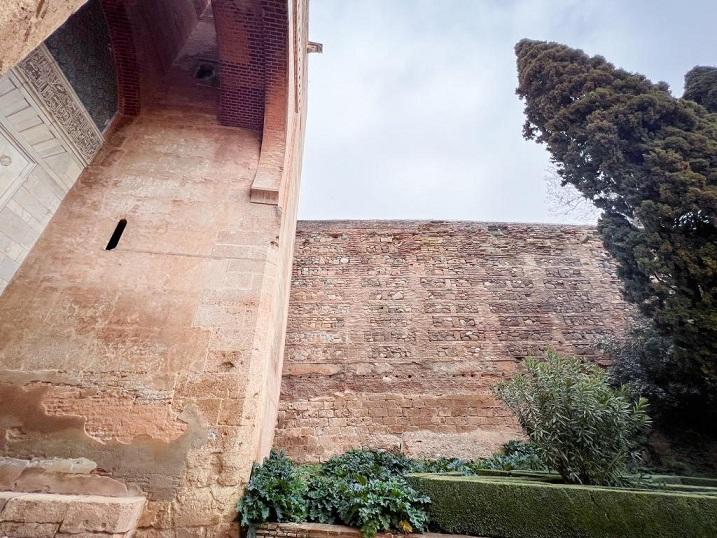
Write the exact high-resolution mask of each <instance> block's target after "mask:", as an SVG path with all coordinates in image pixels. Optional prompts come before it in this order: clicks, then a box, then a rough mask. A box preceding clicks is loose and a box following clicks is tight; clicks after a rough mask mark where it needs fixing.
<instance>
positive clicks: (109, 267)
mask: <svg viewBox="0 0 717 538" xmlns="http://www.w3.org/2000/svg"><path fill="white" fill-rule="evenodd" d="M255 3H258V2H255ZM283 4H284V2H283V1H282V0H272V1H269V0H266V1H263V2H261V5H263V6H268V7H270V8H273V11H271V12H272V13H273V12H280V13H283V14H285V15H286V17H285V18H284V19H283V26H282V25H277V26H275V27H272V28H270V29H268V30H267V31H268V32H269V31H270V32H274V33H277V34H283V33H284V32H285V33H287V36H280V37H285V40H286V41H287V42H289V43H293V42H295V41H296V42H298V41H299V40H298V39H297V38H295V36H294V33H295V32H297V31H298V32H303V33H305V32H306V31H307V29H306V27H305V26H303V27H298V26H296V27H295V26H294V25H293V23H292V20H293V19H295V18H298V16H297V15H295V14H294V13H293V12H292V11H290V9H291V10H305V9H306V4H305V3H302V2H299V3H292V4H288V3H287V4H286V6H284V5H283ZM210 20H211V19H210ZM204 22H205V23H206V24H198V25H197V29H196V30H195V32H194V33H193V34H192V35H191V36H190V37H189V39H188V42H187V44H188V45H191V47H190V46H188V47H185V48H184V49H183V51H185V50H190V53H192V54H201V56H202V57H205V56H208V57H209V58H210V59H211V58H212V55H213V54H216V43H215V42H214V41H213V33H212V34H211V35H206V34H204V33H203V32H208V30H209V29H210V28H209V27H208V26H209V24H208V23H209V21H204ZM287 25H288V27H287ZM212 26H213V24H212ZM212 29H213V28H212ZM240 37H241V36H238V37H237V39H239V38H240ZM302 40H305V36H302ZM205 46H206V48H201V47H205ZM197 48H201V50H199V52H197V50H196V49H197ZM183 53H184V52H183ZM187 54H189V53H187ZM291 54H292V57H289V58H287V62H284V63H282V65H284V66H285V68H286V69H287V70H288V72H287V74H286V76H285V77H284V78H285V81H286V83H287V84H290V85H291V86H290V87H289V88H287V89H286V95H287V100H289V101H290V102H291V103H292V104H294V106H292V107H291V109H290V110H289V111H288V113H287V112H286V107H284V109H283V110H284V113H286V114H288V117H287V118H285V119H284V121H283V122H282V124H281V128H282V129H283V130H284V131H285V133H284V134H285V145H284V149H285V150H286V152H285V154H282V155H281V159H280V160H279V159H277V161H278V163H277V165H276V166H275V167H273V168H272V167H270V166H268V167H267V169H266V171H267V173H269V174H270V175H272V179H275V180H276V184H277V185H280V186H281V192H282V196H281V198H280V205H277V204H270V203H254V202H253V201H252V198H251V188H252V183H253V182H254V179H255V175H256V171H257V167H258V166H259V164H260V152H261V151H262V136H263V137H264V138H266V130H272V129H275V128H277V127H276V126H274V125H272V124H271V123H270V122H267V125H266V126H265V132H264V133H259V132H256V131H254V130H249V129H242V128H227V127H225V126H222V125H220V124H219V123H218V120H217V97H218V95H217V94H218V92H219V91H221V89H220V88H217V87H216V86H214V85H211V84H202V83H199V82H198V81H196V79H194V77H193V76H192V75H193V71H192V70H191V68H190V66H192V65H193V64H194V62H192V61H189V60H191V58H185V57H180V58H178V61H177V62H175V63H173V64H172V67H171V69H170V71H169V72H168V73H167V74H165V75H163V74H162V73H159V72H158V73H157V77H160V78H157V79H155V80H148V81H143V83H146V85H145V86H143V87H142V92H143V93H142V109H141V113H140V114H139V115H137V116H131V117H124V118H122V119H121V120H120V121H118V122H117V123H116V124H115V126H114V127H113V129H112V130H111V132H110V133H109V134H108V136H107V140H106V142H105V143H104V144H103V145H102V147H101V149H100V151H99V153H98V154H97V156H96V157H95V158H94V159H93V160H92V161H91V162H90V164H89V165H88V166H87V167H86V168H85V169H84V171H82V173H81V174H80V176H79V178H78V179H77V181H76V182H75V183H74V185H73V186H72V187H71V188H69V186H68V188H69V192H68V193H67V195H66V196H65V198H64V200H63V201H62V203H61V204H59V207H58V209H57V212H56V213H55V215H54V217H53V218H52V220H51V221H50V223H49V224H48V226H47V227H46V228H45V230H44V232H42V234H41V236H40V237H39V239H38V240H37V242H36V244H35V245H34V247H33V248H32V249H31V251H30V253H29V254H28V255H27V257H26V258H25V260H24V262H23V263H22V265H21V267H20V268H19V269H18V270H17V272H16V273H15V275H14V277H13V278H12V279H11V281H10V282H9V284H8V286H7V288H6V289H5V291H4V293H2V295H0V401H2V402H3V403H4V404H6V405H2V406H0V456H6V457H10V458H13V459H17V460H23V461H24V460H29V459H30V458H34V457H38V456H42V457H47V458H60V459H61V460H63V461H66V462H67V461H71V460H74V459H78V458H84V459H86V460H87V461H89V462H90V463H91V464H92V465H93V466H95V467H96V468H97V469H99V470H100V471H99V472H101V473H102V474H103V475H107V476H108V477H111V478H112V480H114V481H116V482H118V483H121V484H123V485H125V486H126V487H127V489H128V490H131V491H132V492H134V493H137V494H140V495H142V496H146V498H147V507H146V510H145V511H144V514H143V515H142V518H141V519H140V520H139V522H138V527H139V529H138V533H137V536H151V537H155V536H175V535H176V536H179V535H182V536H185V535H186V536H207V537H209V536H212V537H215V538H216V537H220V536H221V537H224V536H236V533H237V532H238V531H237V529H236V523H235V521H234V520H235V516H236V512H235V505H236V500H237V498H238V496H239V495H240V492H241V491H242V487H243V485H244V483H245V481H246V480H247V479H248V477H249V473H250V471H251V467H252V464H253V462H254V461H256V460H257V459H261V458H262V457H263V456H265V455H266V454H267V452H268V449H269V447H270V446H271V444H272V441H273V431H274V426H275V424H276V415H277V405H278V390H279V386H280V380H281V371H282V352H283V347H284V342H285V328H286V312H287V304H288V297H289V275H290V272H291V261H292V256H293V250H294V249H293V246H294V240H295V226H296V207H297V199H298V185H299V175H300V168H301V153H302V141H303V132H304V122H305V95H301V96H296V92H298V90H297V88H296V85H295V84H294V81H295V80H296V79H297V78H305V69H306V65H305V61H304V58H305V48H303V47H301V48H299V47H296V48H292V49H291ZM285 64H286V65H285ZM296 71H299V72H301V73H302V77H298V75H297V76H295V73H296ZM295 97H296V99H295ZM0 110H2V109H0ZM276 115H277V114H274V116H276ZM274 175H275V176H277V177H273V176H274ZM58 203H59V201H58ZM120 219H126V221H127V225H126V228H125V230H124V233H123V235H122V237H121V239H120V242H119V244H118V246H117V247H116V248H115V249H114V250H110V251H108V250H105V246H106V245H107V243H108V240H109V238H110V236H111V235H112V234H113V232H114V230H115V227H116V225H117V224H118V221H119V220H120ZM0 467H1V465H0ZM1 470H2V469H1V468H0V471H1Z"/></svg>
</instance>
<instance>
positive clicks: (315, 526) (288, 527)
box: [256, 523, 480, 538]
mask: <svg viewBox="0 0 717 538" xmlns="http://www.w3.org/2000/svg"><path fill="white" fill-rule="evenodd" d="M256 535H257V536H258V537H259V536H261V537H266V538H361V532H360V531H359V530H358V529H356V528H354V527H347V526H345V525H325V524H323V523H266V524H264V525H261V526H260V527H257V529H256ZM376 538H480V537H470V536H468V537H467V536H464V535H456V534H440V533H435V532H427V533H423V534H401V533H388V532H387V533H379V534H377V535H376Z"/></svg>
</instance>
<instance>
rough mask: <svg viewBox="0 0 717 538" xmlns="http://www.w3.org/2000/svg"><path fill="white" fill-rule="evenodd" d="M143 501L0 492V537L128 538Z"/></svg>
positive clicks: (128, 498)
mask: <svg viewBox="0 0 717 538" xmlns="http://www.w3.org/2000/svg"><path fill="white" fill-rule="evenodd" d="M144 505H145V498H144V497H138V496H134V497H103V496H99V495H57V494H52V493H24V492H16V491H0V537H3V538H4V537H8V538H23V537H32V538H45V537H52V538H54V537H59V536H71V535H75V536H77V535H82V536H95V535H97V536H103V537H107V536H117V537H119V536H123V537H124V536H131V535H132V533H133V532H134V530H135V529H136V528H137V522H138V521H139V517H140V515H141V514H142V510H143V509H144Z"/></svg>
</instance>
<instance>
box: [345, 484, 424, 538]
mask: <svg viewBox="0 0 717 538" xmlns="http://www.w3.org/2000/svg"><path fill="white" fill-rule="evenodd" d="M430 502H431V500H430V499H429V498H428V497H427V496H425V495H420V494H419V493H417V492H416V491H415V490H414V489H413V488H412V487H411V486H409V485H408V483H407V482H406V481H405V480H404V479H402V478H396V477H392V478H387V479H366V478H365V477H359V479H358V480H356V481H351V482H348V483H347V485H346V489H345V490H344V492H343V495H341V497H340V498H339V499H338V511H339V514H340V516H341V520H342V521H343V522H344V523H346V524H347V525H353V526H356V527H359V528H360V529H361V535H362V536H363V537H364V538H372V537H373V536H375V535H376V533H377V532H379V531H388V530H391V529H397V530H400V531H401V532H405V533H409V532H414V531H415V532H422V531H424V530H425V529H426V524H427V522H428V514H427V512H426V509H427V508H428V505H429V504H430Z"/></svg>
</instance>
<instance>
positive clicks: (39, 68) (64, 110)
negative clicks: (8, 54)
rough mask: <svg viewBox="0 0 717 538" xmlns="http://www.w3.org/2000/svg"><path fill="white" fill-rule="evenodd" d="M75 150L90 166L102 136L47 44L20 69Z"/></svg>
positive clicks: (36, 50)
mask: <svg viewBox="0 0 717 538" xmlns="http://www.w3.org/2000/svg"><path fill="white" fill-rule="evenodd" d="M17 71H18V72H19V74H20V76H21V77H22V78H23V79H25V81H26V82H27V83H28V84H29V85H30V87H31V88H32V90H34V92H35V93H36V94H37V96H38V97H39V100H40V101H41V103H42V105H43V106H44V107H45V108H46V109H47V111H48V112H49V114H50V115H51V116H52V117H53V118H54V119H55V121H56V122H57V123H58V126H59V127H60V128H61V129H62V131H63V133H64V134H65V135H66V136H67V138H68V139H69V141H70V142H71V144H72V145H73V146H74V149H75V150H76V151H77V153H78V154H79V156H80V157H81V158H82V160H83V161H84V162H85V164H87V163H89V162H90V161H91V160H92V158H93V157H94V156H95V154H96V153H97V151H98V150H99V149H100V147H101V146H102V135H101V133H100V132H99V130H98V129H97V127H96V125H95V124H94V122H93V121H92V118H90V116H89V114H88V113H87V111H86V110H85V108H84V107H83V106H82V103H81V102H80V100H79V99H78V97H77V96H76V95H75V92H74V91H73V90H72V87H71V86H70V84H69V83H68V82H67V80H66V79H65V77H64V75H63V74H62V72H61V71H60V69H59V68H58V66H57V64H56V63H55V60H54V59H53V58H52V56H51V55H50V53H49V51H48V50H47V48H46V47H45V46H44V45H41V46H39V47H38V48H36V49H35V50H34V51H32V52H31V53H30V55H29V56H28V57H27V58H25V59H24V60H23V61H22V62H21V63H20V64H19V65H18V67H17Z"/></svg>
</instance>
